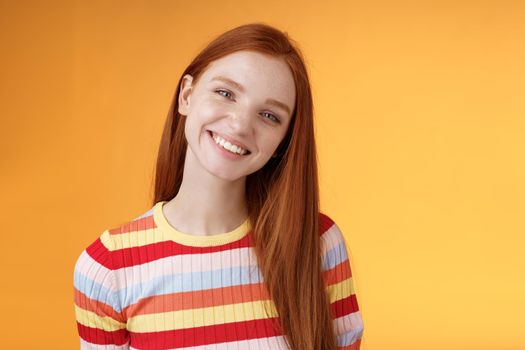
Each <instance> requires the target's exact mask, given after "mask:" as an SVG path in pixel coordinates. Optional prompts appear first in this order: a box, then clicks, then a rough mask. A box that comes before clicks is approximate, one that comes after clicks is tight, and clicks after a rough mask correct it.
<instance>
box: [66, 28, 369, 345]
mask: <svg viewBox="0 0 525 350" xmlns="http://www.w3.org/2000/svg"><path fill="white" fill-rule="evenodd" d="M74 302H75V312H76V321H77V327H78V333H79V336H80V348H81V349H113V350H124V349H193V350H204V349H210V350H211V349H224V350H226V349H241V350H244V349H259V350H262V349H292V350H319V349H322V350H335V349H340V350H341V349H352V350H356V349H359V347H360V344H361V338H362V334H363V322H362V319H361V314H360V311H359V307H358V303H357V299H356V295H355V291H354V285H353V280H352V272H351V268H350V263H349V256H348V250H347V246H346V242H345V239H344V237H343V235H342V233H341V230H340V229H339V227H338V226H337V224H336V223H335V222H334V221H333V220H332V219H331V218H330V217H329V216H328V215H327V214H325V213H322V212H320V210H319V189H318V173H317V153H316V144H315V139H314V120H313V104H312V94H311V89H310V83H309V79H308V74H307V69H306V67H305V63H304V60H303V57H302V54H301V52H300V51H299V49H298V47H297V45H296V44H295V43H294V42H293V41H292V39H290V38H289V37H288V35H287V34H286V33H283V32H281V31H280V30H278V29H276V28H274V27H271V26H269V25H266V24H262V23H252V24H246V25H242V26H239V27H236V28H233V29H231V30H229V31H227V32H225V33H223V34H222V35H220V36H219V37H217V38H216V39H215V40H213V41H212V42H211V43H209V44H208V45H207V46H206V47H205V48H204V49H203V50H202V51H201V52H200V53H199V54H198V55H197V56H196V57H195V58H194V60H193V61H192V62H191V63H190V64H189V66H188V67H187V68H186V70H185V71H184V72H183V73H182V75H181V78H180V80H179V83H178V86H177V89H176V92H175V94H174V97H173V101H172V103H171V107H170V110H169V113H168V116H167V120H166V123H165V126H164V131H163V133H162V139H161V141H160V147H159V152H158V157H157V164H156V173H155V189H154V198H153V201H152V203H151V206H150V207H149V210H147V211H146V212H144V213H141V214H140V215H139V216H137V217H135V218H134V219H131V220H128V221H125V222H124V223H122V224H120V225H118V226H117V227H112V228H108V229H106V230H104V231H103V232H102V233H101V234H100V235H99V236H98V238H97V239H96V240H95V241H94V242H92V243H91V244H90V245H88V246H87V248H86V249H85V250H84V251H83V252H82V253H81V254H80V256H79V257H78V260H77V262H76V264H75V268H74Z"/></svg>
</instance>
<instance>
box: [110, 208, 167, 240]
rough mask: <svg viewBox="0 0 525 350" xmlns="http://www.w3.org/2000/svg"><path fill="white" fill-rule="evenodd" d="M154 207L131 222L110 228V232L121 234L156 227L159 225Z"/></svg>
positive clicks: (111, 233)
mask: <svg viewBox="0 0 525 350" xmlns="http://www.w3.org/2000/svg"><path fill="white" fill-rule="evenodd" d="M153 208H154V207H151V208H150V209H149V210H148V211H146V212H145V213H144V214H142V215H140V216H139V217H137V218H135V219H133V220H130V221H129V222H126V223H124V224H122V225H120V226H118V227H115V228H111V229H109V230H108V232H109V234H110V235H120V234H123V233H127V232H136V231H147V230H149V229H152V228H156V227H157V225H156V224H155V221H154V220H153V215H152V214H153Z"/></svg>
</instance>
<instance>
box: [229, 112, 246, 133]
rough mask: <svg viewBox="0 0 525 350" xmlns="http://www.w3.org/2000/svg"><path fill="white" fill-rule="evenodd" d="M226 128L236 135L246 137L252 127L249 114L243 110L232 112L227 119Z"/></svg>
mask: <svg viewBox="0 0 525 350" xmlns="http://www.w3.org/2000/svg"><path fill="white" fill-rule="evenodd" d="M228 126H229V127H230V130H231V131H232V132H235V133H237V134H238V135H243V136H244V135H248V134H249V133H250V130H251V127H252V118H251V114H250V113H249V112H248V111H247V110H246V109H243V108H238V109H236V110H235V111H232V112H231V114H230V116H229V118H228Z"/></svg>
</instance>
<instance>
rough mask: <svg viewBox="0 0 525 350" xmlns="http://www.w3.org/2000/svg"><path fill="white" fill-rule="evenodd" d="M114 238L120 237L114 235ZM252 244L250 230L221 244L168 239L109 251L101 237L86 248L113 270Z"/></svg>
mask: <svg viewBox="0 0 525 350" xmlns="http://www.w3.org/2000/svg"><path fill="white" fill-rule="evenodd" d="M112 239H118V238H115V237H113V238H112ZM252 246H253V240H252V237H251V232H249V233H248V235H246V236H245V237H243V238H242V239H240V240H238V241H235V242H231V243H227V244H223V245H220V246H212V247H192V246H186V245H182V244H180V243H177V242H174V241H171V240H168V241H163V242H158V243H152V244H146V245H142V246H139V247H132V248H124V249H117V250H114V251H109V250H108V249H107V248H106V247H105V246H104V245H103V244H102V242H101V241H100V237H99V238H98V239H97V240H96V241H95V242H93V243H92V244H91V245H90V246H89V247H88V248H86V251H87V253H88V254H89V255H90V256H91V257H92V258H93V259H94V260H96V261H97V262H98V263H99V264H101V265H103V266H104V267H106V268H108V269H111V270H113V269H120V268H123V267H130V266H136V265H141V264H145V263H148V262H151V261H155V260H158V259H162V258H165V257H170V256H177V255H184V254H205V253H214V252H220V251H227V250H232V249H238V248H246V247H252ZM109 255H111V259H109Z"/></svg>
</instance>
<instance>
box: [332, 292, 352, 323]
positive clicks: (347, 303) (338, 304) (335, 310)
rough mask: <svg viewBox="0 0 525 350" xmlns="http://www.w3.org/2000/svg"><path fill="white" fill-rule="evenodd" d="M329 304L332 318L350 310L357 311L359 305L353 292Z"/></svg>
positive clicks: (350, 311) (343, 314)
mask: <svg viewBox="0 0 525 350" xmlns="http://www.w3.org/2000/svg"><path fill="white" fill-rule="evenodd" d="M330 306H331V309H332V315H333V316H332V317H333V318H334V319H335V318H338V317H341V316H345V315H348V314H351V313H352V312H356V311H359V305H358V304H357V298H356V296H355V294H352V295H350V296H348V297H346V298H343V299H340V300H338V301H335V302H333V303H332V304H331V305H330Z"/></svg>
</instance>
